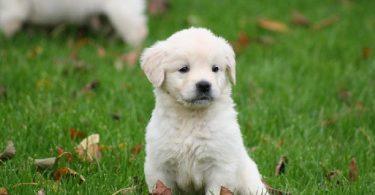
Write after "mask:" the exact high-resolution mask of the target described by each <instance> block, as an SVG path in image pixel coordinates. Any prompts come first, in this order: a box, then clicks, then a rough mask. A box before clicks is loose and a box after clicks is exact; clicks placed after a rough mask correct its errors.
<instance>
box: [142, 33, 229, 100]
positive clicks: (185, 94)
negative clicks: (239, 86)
mask: <svg viewBox="0 0 375 195" xmlns="http://www.w3.org/2000/svg"><path fill="white" fill-rule="evenodd" d="M234 58H235V55H234V52H233V49H232V47H231V46H230V45H229V44H228V42H227V41H225V40H224V39H223V38H221V37H218V36H215V35H214V34H213V33H212V32H210V31H209V30H206V29H203V28H190V29H186V30H182V31H179V32H177V33H175V34H173V35H172V36H171V37H169V38H168V39H166V40H164V41H159V42H157V43H156V44H154V45H153V46H151V47H150V48H147V49H146V50H145V51H144V52H143V54H142V57H141V66H142V69H143V70H144V72H145V73H146V76H147V78H148V79H149V80H150V81H151V83H152V84H153V85H154V87H156V88H160V89H162V90H163V91H165V92H166V93H168V94H169V95H171V96H173V97H174V99H176V100H177V101H178V102H180V103H182V104H183V105H186V106H199V107H202V106H208V105H210V104H211V103H212V102H214V101H215V100H216V99H218V98H220V97H221V96H223V95H229V93H228V92H227V91H228V88H229V87H230V83H232V84H234V83H235V59H234Z"/></svg>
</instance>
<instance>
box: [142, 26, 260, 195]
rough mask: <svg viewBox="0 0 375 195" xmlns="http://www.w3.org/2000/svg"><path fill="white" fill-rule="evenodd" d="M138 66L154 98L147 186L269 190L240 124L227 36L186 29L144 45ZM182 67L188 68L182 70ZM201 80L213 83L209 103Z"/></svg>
mask: <svg viewBox="0 0 375 195" xmlns="http://www.w3.org/2000/svg"><path fill="white" fill-rule="evenodd" d="M141 66H142V68H143V70H144V71H145V73H146V76H147V77H148V79H149V80H150V82H151V83H152V84H153V85H154V87H155V89H154V93H155V97H156V103H155V104H156V105H155V109H154V111H153V112H152V117H151V120H150V122H149V124H148V126H147V133H146V162H145V165H144V171H145V176H146V182H147V185H148V189H149V190H150V191H152V189H153V188H154V186H155V183H156V182H157V180H161V181H162V182H163V183H164V184H165V185H167V186H168V187H170V188H172V190H173V192H174V193H175V194H178V193H180V194H194V193H195V194H197V193H198V194H199V193H205V194H219V192H220V187H221V186H225V187H227V188H229V189H230V190H232V191H233V192H235V193H236V194H243V195H248V194H266V193H267V192H266V189H265V186H264V184H263V183H262V181H261V175H260V174H259V171H258V168H257V165H256V164H255V163H254V161H253V160H252V159H251V158H250V157H249V155H248V152H247V151H246V149H245V146H244V144H243V140H242V135H241V132H240V127H239V125H238V122H237V112H236V111H235V109H234V107H235V104H234V102H233V100H232V98H231V85H232V84H234V83H235V55H234V52H233V49H232V48H231V46H230V45H229V44H228V43H227V41H225V40H224V39H223V38H220V37H218V36H215V35H214V34H213V33H211V32H210V31H209V30H206V29H203V28H190V29H186V30H182V31H179V32H177V33H175V34H173V35H172V36H171V37H169V38H168V39H166V40H164V41H159V42H157V43H156V44H155V45H153V46H151V47H150V48H148V49H146V50H145V51H144V53H143V55H142V58H141ZM184 66H188V67H189V71H188V72H186V73H182V72H180V71H179V69H181V67H184ZM213 66H217V67H219V71H218V72H213ZM202 80H204V81H207V82H209V83H210V84H211V96H212V100H196V96H197V86H196V84H197V83H198V82H200V81H202Z"/></svg>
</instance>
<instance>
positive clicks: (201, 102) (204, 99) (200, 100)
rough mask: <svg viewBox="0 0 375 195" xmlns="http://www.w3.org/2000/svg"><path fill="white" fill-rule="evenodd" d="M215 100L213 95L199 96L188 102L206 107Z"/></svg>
mask: <svg viewBox="0 0 375 195" xmlns="http://www.w3.org/2000/svg"><path fill="white" fill-rule="evenodd" d="M213 100H214V98H213V97H212V96H211V95H205V94H204V95H203V94H202V95H198V96H197V97H195V98H193V99H191V100H188V102H189V103H191V104H197V105H204V104H208V103H210V102H212V101H213Z"/></svg>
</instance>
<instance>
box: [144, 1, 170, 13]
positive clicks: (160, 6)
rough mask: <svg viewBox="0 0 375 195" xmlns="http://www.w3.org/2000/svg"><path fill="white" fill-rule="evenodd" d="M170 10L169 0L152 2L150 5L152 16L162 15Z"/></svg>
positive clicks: (149, 10) (149, 9)
mask: <svg viewBox="0 0 375 195" xmlns="http://www.w3.org/2000/svg"><path fill="white" fill-rule="evenodd" d="M169 8H170V2H169V0H150V2H149V3H148V12H149V13H150V14H151V15H160V14H163V13H165V12H166V11H168V9H169Z"/></svg>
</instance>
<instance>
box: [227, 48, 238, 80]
mask: <svg viewBox="0 0 375 195" xmlns="http://www.w3.org/2000/svg"><path fill="white" fill-rule="evenodd" d="M224 52H225V61H226V63H227V70H226V71H227V74H228V77H229V80H230V82H231V83H232V84H233V85H235V84H236V60H235V53H234V51H233V48H232V46H230V44H229V43H226V44H225V46H224Z"/></svg>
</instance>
